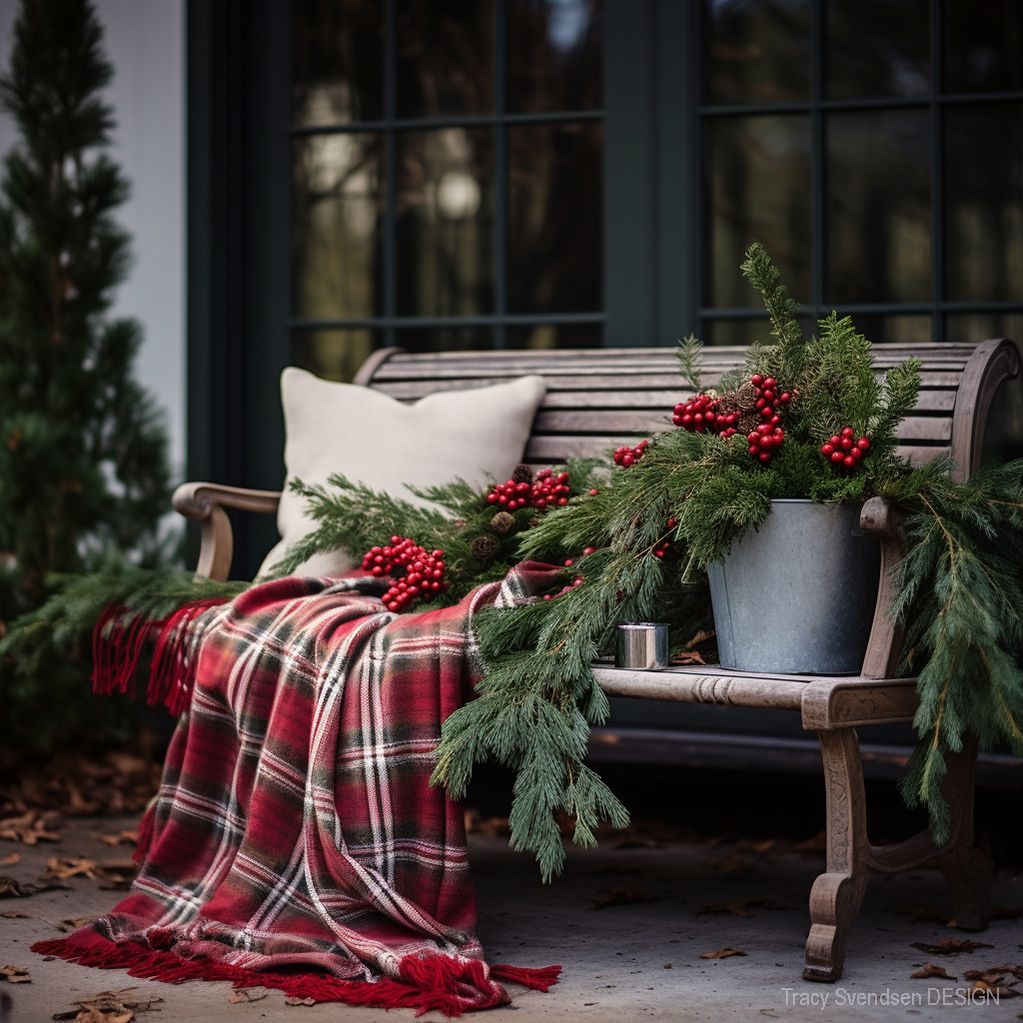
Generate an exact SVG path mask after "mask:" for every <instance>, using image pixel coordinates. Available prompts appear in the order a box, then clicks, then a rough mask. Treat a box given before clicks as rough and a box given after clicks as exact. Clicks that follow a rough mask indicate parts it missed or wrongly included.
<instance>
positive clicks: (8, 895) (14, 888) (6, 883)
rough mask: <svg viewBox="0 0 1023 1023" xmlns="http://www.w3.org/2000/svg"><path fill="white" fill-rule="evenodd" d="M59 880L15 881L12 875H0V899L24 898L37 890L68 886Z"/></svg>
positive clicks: (36, 892) (68, 886)
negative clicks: (34, 882) (38, 882)
mask: <svg viewBox="0 0 1023 1023" xmlns="http://www.w3.org/2000/svg"><path fill="white" fill-rule="evenodd" d="M70 887H71V886H70V885H66V884H64V883H63V882H61V881H43V882H42V883H40V884H31V883H30V882H28V881H15V880H14V878H13V877H0V899H24V898H27V897H28V896H29V895H36V894H38V893H39V892H48V891H52V890H53V889H54V888H70Z"/></svg>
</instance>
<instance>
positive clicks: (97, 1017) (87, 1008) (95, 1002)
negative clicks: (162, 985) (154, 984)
mask: <svg viewBox="0 0 1023 1023" xmlns="http://www.w3.org/2000/svg"><path fill="white" fill-rule="evenodd" d="M162 1001H163V999H162V998H157V997H155V996H154V995H143V994H139V989H138V988H135V987H126V988H121V989H120V990H119V991H100V992H99V994H96V995H90V996H89V997H88V998H81V999H78V1000H77V1001H74V1002H71V1003H70V1004H71V1005H73V1006H75V1008H73V1009H71V1010H70V1011H68V1012H55V1013H54V1014H53V1017H52V1018H53V1019H55V1020H73V1021H74V1023H133V1020H135V1018H136V1016H135V1013H136V1012H149V1011H150V1010H151V1009H152V1010H153V1011H157V1012H158V1011H159V1010H158V1009H154V1006H158V1005H159V1004H160V1003H161V1002H162Z"/></svg>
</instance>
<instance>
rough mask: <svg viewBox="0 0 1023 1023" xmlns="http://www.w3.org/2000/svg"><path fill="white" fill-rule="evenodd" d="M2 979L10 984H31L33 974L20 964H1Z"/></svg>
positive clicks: (0, 976)
mask: <svg viewBox="0 0 1023 1023" xmlns="http://www.w3.org/2000/svg"><path fill="white" fill-rule="evenodd" d="M0 980H6V981H7V982H8V983H10V984H31V983H32V975H31V974H30V973H29V972H28V970H26V969H23V968H22V967H20V966H0Z"/></svg>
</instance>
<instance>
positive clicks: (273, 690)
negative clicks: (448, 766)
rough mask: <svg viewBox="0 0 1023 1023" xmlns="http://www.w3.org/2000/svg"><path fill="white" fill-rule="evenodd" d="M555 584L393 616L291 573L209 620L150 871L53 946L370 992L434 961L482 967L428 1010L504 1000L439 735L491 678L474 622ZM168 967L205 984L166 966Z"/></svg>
mask: <svg viewBox="0 0 1023 1023" xmlns="http://www.w3.org/2000/svg"><path fill="white" fill-rule="evenodd" d="M553 571H554V570H552V569H550V568H549V567H548V566H540V565H528V564H524V565H521V566H519V567H518V568H517V569H515V570H513V572H512V573H511V576H510V577H509V579H508V580H506V581H505V582H504V583H502V584H498V583H495V584H491V585H488V586H484V587H481V588H479V589H477V590H476V591H474V592H473V593H472V594H470V595H469V596H468V597H466V598H465V599H464V600H463V601H462V602H461V603H460V604H458V605H457V606H455V607H451V608H445V609H443V610H440V611H433V612H427V613H422V614H415V615H404V616H399V615H394V614H392V613H390V612H388V611H385V610H383V608H382V605H381V603H380V601H379V599H378V596H377V594H379V592H380V587H381V583H380V580H378V579H367V578H365V577H359V578H354V577H353V578H342V579H320V578H290V579H282V580H276V581H273V582H269V583H265V584H263V585H260V586H256V587H254V588H252V589H250V590H248V591H246V592H245V593H243V594H241V595H240V596H239V597H237V598H236V599H235V600H234V601H233V602H232V603H231V604H226V605H222V606H219V607H214V608H210V609H207V610H204V611H203V612H202V613H201V614H200V615H198V616H197V617H194V618H193V619H192V620H191V621H190V622H189V624H188V626H187V628H186V629H185V630H184V633H183V634H182V635H181V636H179V637H178V639H177V642H178V644H179V650H181V649H184V650H188V651H192V652H193V654H194V656H195V658H196V659H195V662H194V664H192V665H191V666H190V667H191V669H192V670H194V677H195V683H194V688H193V691H192V695H191V703H190V705H189V708H188V710H187V712H186V713H185V714H183V715H182V717H181V719H180V721H179V723H178V726H177V730H176V731H175V734H174V737H173V739H172V741H171V745H170V748H169V751H168V754H167V758H166V762H165V765H164V774H163V780H162V784H161V788H160V792H159V795H158V798H157V801H156V803H155V804H154V806H153V807H152V808H151V811H150V812H151V815H152V816H151V820H150V821H149V822H147V825H148V824H151V826H152V839H151V843H150V845H149V848H148V850H147V851H146V854H145V860H144V862H143V864H142V868H141V871H140V873H139V876H138V878H137V880H136V881H135V883H134V886H133V888H132V890H131V892H130V894H129V895H128V896H127V897H126V898H125V899H124V900H123V901H122V902H121V903H120V904H119V905H118V906H116V907H115V909H114V910H113V911H112V912H111V913H110V914H109V915H108V916H105V917H102V918H100V919H99V920H97V921H95V922H94V923H93V924H92V925H90V926H89V927H87V928H83V929H82V930H81V931H79V932H77V933H76V934H75V935H72V936H71V937H70V938H69V939H66V942H65V943H64V944H63V945H61V946H60V948H59V949H57V948H56V947H55V945H54V943H44V944H46V945H47V946H48V947H47V949H46V951H48V952H50V953H51V954H54V953H55V954H59V955H63V956H65V957H66V958H77V959H78V960H79V961H81V962H89V961H94V964H95V965H105V963H104V962H102V961H101V960H102V956H101V955H100V954H99V952H98V951H96V950H98V949H101V948H103V947H107V948H110V949H113V948H120V949H130V950H132V955H135V956H136V960H135V963H134V965H135V966H136V967H137V970H136V972H138V973H139V974H140V975H147V976H164V975H165V979H182V978H183V977H184V976H185V974H188V975H189V976H207V977H216V976H230V977H231V978H232V979H235V980H236V981H238V982H240V983H244V982H246V981H245V980H244V975H245V974H248V973H252V974H254V975H255V974H258V975H259V976H260V977H261V978H263V979H256V980H254V981H253V982H254V983H267V980H266V979H265V978H266V977H267V976H268V975H269V974H273V973H280V972H281V971H284V972H285V974H287V973H288V972H289V971H290V972H291V973H294V972H295V971H299V972H304V973H310V972H311V973H314V974H317V975H319V976H324V975H326V976H328V977H332V978H335V979H337V980H339V981H344V982H347V981H359V982H370V984H372V986H373V987H374V988H378V985H379V982H380V981H381V980H386V979H390V980H392V981H395V982H398V985H404V986H406V987H407V986H409V985H410V984H411V985H412V987H416V986H417V985H418V986H419V987H423V986H424V985H425V986H427V987H429V986H430V985H431V984H432V985H434V986H436V982H435V980H431V979H429V978H427V979H425V980H423V979H422V978H419V979H415V978H412V975H413V974H416V972H417V970H418V971H419V972H421V970H420V967H419V965H416V964H420V963H421V962H428V961H432V959H433V958H434V957H438V958H437V962H441V963H444V962H447V963H453V964H455V965H454V970H455V972H456V973H457V972H458V971H459V970H463V969H468V967H469V966H470V965H472V969H471V970H469V972H468V973H466V974H465V976H464V977H461V978H460V979H457V980H456V981H455V982H452V980H451V978H450V977H449V978H447V980H446V981H445V982H444V985H442V986H445V985H446V987H445V990H446V991H447V990H448V989H450V990H451V991H455V993H456V994H455V995H452V998H454V999H455V1000H454V1001H452V1000H451V999H450V998H449V999H448V1001H447V1002H445V1003H444V1004H441V1003H439V1002H436V1000H435V1001H434V1002H432V1003H430V1005H433V1006H434V1007H439V1008H442V1009H444V1011H448V1012H455V1013H456V1012H457V1011H462V1010H465V1009H471V1008H485V1007H488V1006H489V1005H496V1004H502V1003H504V1002H506V1001H507V995H506V994H505V993H504V990H503V988H501V987H500V985H499V984H497V983H496V982H495V981H494V980H493V979H492V978H491V976H490V974H489V971H488V968H487V966H486V965H485V964H484V963H483V950H482V948H481V946H480V943H479V941H478V939H477V938H476V936H475V933H474V928H475V919H476V909H475V896H474V893H473V889H472V886H471V883H470V880H469V863H468V857H467V850H466V838H465V830H464V821H463V813H462V808H461V805H460V804H458V803H455V802H454V801H452V800H450V799H448V798H447V795H446V794H445V792H444V791H443V790H442V789H439V788H434V787H431V786H430V785H429V777H430V773H431V771H432V768H433V763H434V752H435V749H436V747H437V744H438V742H439V740H440V728H441V724H442V722H443V721H444V719H445V718H446V717H447V716H448V715H449V714H450V713H451V712H452V711H454V710H455V709H456V708H457V707H458V706H460V705H461V703H462V702H463V701H464V700H465V699H467V698H469V697H470V696H471V693H472V687H473V684H474V682H475V681H476V675H477V672H478V667H477V660H476V657H475V654H474V651H473V648H472V640H471V636H472V629H471V625H472V618H473V615H474V614H475V613H476V612H477V611H478V610H479V609H480V608H482V607H484V606H487V605H489V604H491V603H497V604H499V605H508V604H512V603H516V602H519V601H521V600H525V599H529V598H530V597H531V596H532V595H533V594H535V593H536V592H538V591H540V590H542V589H545V588H548V587H549V586H550V585H551V578H552V574H553ZM195 652H197V653H195ZM40 950H42V949H40ZM146 950H148V951H149V952H152V953H156V954H157V955H156V958H154V959H151V960H147V959H144V958H138V957H139V956H140V955H141V953H142V952H144V951H146ZM93 953H95V954H93ZM168 955H170V956H172V959H168V958H167V957H168ZM113 960H118V957H117V956H116V955H113V956H112V960H111V962H110V965H122V964H123V960H118V961H116V962H114V961H113ZM171 961H175V962H178V963H180V964H185V965H186V966H189V967H191V971H190V972H189V970H188V969H186V970H185V973H184V974H180V975H175V976H174V977H171V976H169V975H166V974H167V971H166V970H164V969H163V967H160V968H157V967H156V964H157V962H159V963H163V964H167V963H170V962H171ZM197 964H204V966H205V968H204V969H197V968H196V967H197ZM413 967H414V968H413ZM242 971H245V973H244V974H243V972H242ZM449 972H450V971H449ZM496 972H497V971H495V974H496ZM516 972H517V971H515V970H514V969H513V968H506V972H505V976H507V977H509V978H510V979H519V980H520V982H521V978H519V977H516V976H515V973H516ZM523 972H524V973H528V972H529V971H523ZM470 975H471V976H470ZM554 976H556V973H555V974H554V975H550V974H549V973H548V975H547V980H546V982H544V983H540V982H538V983H536V984H533V985H531V986H537V987H546V986H547V984H549V983H551V982H553V978H554ZM410 978H412V979H410ZM525 982H526V983H529V981H528V980H527V981H525ZM452 984H454V986H452ZM275 986H286V985H275ZM292 986H293V987H294V985H292ZM393 986H394V985H392V986H391V987H393ZM328 987H329V990H330V991H331V992H333V996H336V997H338V998H339V999H340V1000H344V1001H358V1002H360V1003H367V1004H415V1005H417V1006H418V1007H419V1008H420V1009H421V1011H422V1010H423V1009H424V1008H428V1007H430V1005H428V1004H426V1002H415V1001H410V1000H408V999H406V1000H405V1001H401V1000H400V999H399V1000H398V1001H390V1002H388V1001H386V999H385V1000H383V1001H379V1002H373V999H372V998H371V997H370V996H369V995H366V997H365V998H363V997H362V996H361V995H360V996H359V997H358V998H356V997H352V998H348V997H344V992H345V991H346V990H350V991H351V992H363V993H365V992H364V989H365V988H366V987H367V985H366V984H355V985H352V986H350V987H349V988H346V987H345V985H344V984H340V985H339V984H334V985H333V987H330V986H329V985H328ZM303 990H308V987H306V988H303ZM324 990H326V989H324ZM384 990H391V988H390V987H388V986H387V985H384V987H383V988H379V991H381V992H382V991H384ZM449 993H450V992H449ZM399 994H400V992H399ZM314 996H315V995H314ZM456 996H457V997H456ZM445 998H447V995H445ZM427 1001H429V999H427Z"/></svg>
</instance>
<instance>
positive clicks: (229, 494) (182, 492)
mask: <svg viewBox="0 0 1023 1023" xmlns="http://www.w3.org/2000/svg"><path fill="white" fill-rule="evenodd" d="M280 500H281V495H280V491H277V490H247V489H245V488H243V487H225V486H223V485H222V484H220V483H182V484H181V486H180V487H178V489H177V490H175V491H174V497H173V498H172V503H173V505H174V509H175V511H177V512H180V513H181V514H182V515H184V516H185V518H186V519H195V520H196V521H197V522H199V523H201V525H202V543H201V546H200V548H199V564H198V567H197V568H196V575H203V576H208V577H209V578H210V579H226V578H227V576H228V573H229V572H230V571H231V557H232V555H233V554H234V534H233V533H232V531H231V520H230V519H229V518H228V517H227V512H226V511H224V509H225V508H237V509H239V510H240V511H251V512H258V513H260V514H263V515H276V514H277V505H278V504H279V503H280Z"/></svg>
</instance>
